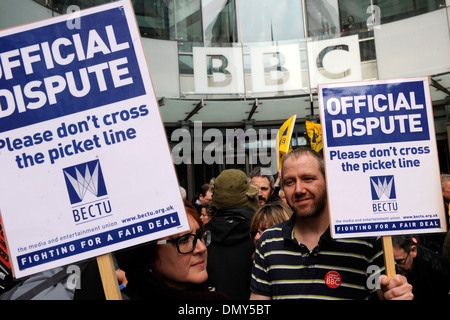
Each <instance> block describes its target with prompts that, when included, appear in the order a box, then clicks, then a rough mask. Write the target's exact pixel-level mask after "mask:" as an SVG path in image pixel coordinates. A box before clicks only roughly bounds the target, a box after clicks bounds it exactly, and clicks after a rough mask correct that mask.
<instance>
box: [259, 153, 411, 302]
mask: <svg viewBox="0 0 450 320" xmlns="http://www.w3.org/2000/svg"><path fill="white" fill-rule="evenodd" d="M282 188H283V190H284V192H285V194H286V200H287V202H288V204H289V206H290V207H291V208H292V210H293V211H294V214H293V215H292V218H291V219H290V220H288V221H286V222H283V223H281V224H279V225H276V226H274V227H271V228H269V229H267V230H266V231H265V232H264V233H263V235H262V236H261V238H260V240H259V242H258V246H257V248H256V252H255V260H254V266H253V271H252V279H251V285H250V287H251V291H252V294H251V297H250V298H251V299H255V300H262V299H367V298H370V297H372V296H374V297H377V296H378V298H380V299H412V297H413V295H412V292H411V291H412V287H411V285H409V284H408V282H407V281H406V278H405V277H404V276H401V275H396V276H395V277H393V278H392V279H388V278H387V277H386V276H385V275H381V276H380V278H379V280H378V281H379V284H380V286H379V287H380V289H379V290H376V288H375V287H376V286H375V282H376V281H372V280H371V277H369V274H370V273H371V272H373V271H374V270H376V269H377V268H379V269H383V268H384V259H383V250H382V244H381V239H379V238H367V239H332V238H331V235H330V229H329V216H328V203H327V192H326V184H325V170H324V164H323V159H322V157H321V155H320V154H318V153H316V152H315V151H313V150H312V149H309V148H299V149H295V150H294V151H292V152H291V153H289V154H288V155H287V156H286V157H285V159H284V160H283V165H282ZM370 288H371V289H372V290H371V289H370Z"/></svg>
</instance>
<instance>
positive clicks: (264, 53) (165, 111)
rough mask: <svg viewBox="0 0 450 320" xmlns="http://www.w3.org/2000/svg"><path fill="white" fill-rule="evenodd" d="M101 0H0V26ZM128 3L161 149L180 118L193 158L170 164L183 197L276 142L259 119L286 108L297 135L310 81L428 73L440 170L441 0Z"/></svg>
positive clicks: (444, 91)
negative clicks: (241, 140) (246, 137)
mask: <svg viewBox="0 0 450 320" xmlns="http://www.w3.org/2000/svg"><path fill="white" fill-rule="evenodd" d="M110 1H111V0H1V1H0V29H3V28H7V27H11V26H16V25H20V24H24V23H28V22H33V21H37V20H41V19H45V18H49V17H52V16H55V15H59V14H63V13H67V12H72V11H73V10H75V11H76V10H79V9H84V8H88V7H92V6H96V5H100V4H103V3H106V2H110ZM131 2H132V4H133V7H134V11H135V14H136V20H137V23H138V25H139V28H140V32H141V37H142V43H143V47H144V50H145V53H146V56H147V60H148V66H149V70H150V74H151V77H152V81H153V86H154V89H155V93H156V96H157V99H158V102H159V105H160V111H161V115H162V120H163V121H164V124H165V128H166V133H167V137H168V141H169V143H170V147H171V149H173V148H177V146H178V147H179V143H180V141H181V138H180V136H181V135H182V133H183V132H184V133H186V132H188V131H186V130H180V129H187V130H190V133H191V134H190V138H191V139H192V141H193V143H192V145H191V150H192V154H191V155H187V156H188V157H189V156H190V158H191V159H192V161H191V163H186V162H187V161H184V162H182V163H179V164H178V163H176V166H175V167H176V170H177V174H178V179H179V182H180V185H181V186H183V187H185V188H186V189H187V190H188V197H189V198H192V197H193V195H194V193H195V191H198V188H199V187H200V186H201V185H202V184H203V183H205V182H208V181H209V179H210V178H212V177H215V176H217V175H218V174H219V173H220V172H221V171H222V170H224V169H228V168H241V169H243V170H244V171H246V172H249V171H250V170H251V169H252V168H253V167H254V166H256V165H259V164H261V163H259V162H262V161H261V159H263V157H259V153H261V152H263V151H264V152H265V153H266V154H267V150H265V149H268V148H270V147H271V146H273V145H274V139H275V137H273V136H272V137H271V136H270V135H268V134H267V132H268V130H269V129H278V128H279V127H280V125H281V124H282V123H283V122H284V121H285V120H286V119H288V118H289V117H291V116H292V115H294V114H295V115H297V121H296V126H295V130H294V133H293V138H292V145H293V146H294V147H295V146H299V145H305V144H307V139H306V134H305V120H311V121H314V122H319V109H318V98H317V85H318V84H320V83H336V82H349V81H361V80H376V79H391V78H402V77H415V76H430V77H431V82H430V83H431V87H430V90H431V96H432V101H433V109H434V118H435V119H434V120H435V129H436V138H437V144H438V150H439V162H440V169H441V172H449V170H450V159H449V147H448V146H449V145H448V143H449V139H448V137H449V131H448V129H447V128H450V127H448V125H447V124H448V122H449V111H450V109H449V105H450V33H449V29H450V0H401V1H394V0H131ZM251 128H253V129H254V130H255V132H256V133H257V134H258V136H257V141H249V142H248V143H246V144H245V148H246V157H244V160H245V161H238V160H239V157H238V155H237V154H236V152H237V151H236V150H238V148H237V147H236V148H234V151H233V148H232V147H231V146H230V144H231V143H230V141H232V140H231V138H233V137H232V136H233V135H238V132H239V131H238V129H241V130H242V131H244V132H248V130H250V129H251ZM211 129H213V131H211ZM227 129H228V130H227ZM208 130H209V131H208ZM218 130H220V132H222V138H221V139H222V140H223V141H214V146H217V145H220V146H221V147H223V149H221V152H219V151H217V150H219V149H217V150H216V151H217V152H218V154H215V156H216V157H217V158H216V161H213V163H212V164H207V163H205V161H204V158H203V157H202V152H203V150H204V149H205V147H206V148H208V146H209V147H211V144H212V143H213V139H212V138H209V136H210V135H211V133H215V134H216V133H217V132H219V131H218ZM227 131H228V132H227ZM194 132H195V133H196V135H195V134H194ZM204 133H206V134H204ZM263 133H264V134H263ZM227 135H228V136H227ZM230 135H231V137H230ZM227 138H228V139H229V140H228V141H229V143H228V144H227ZM195 142H198V143H197V144H195ZM194 149H195V150H194ZM201 149H203V150H201ZM227 150H228V152H227ZM194 151H195V152H194ZM252 152H257V153H252ZM172 154H173V152H172ZM199 154H200V155H199ZM250 154H257V155H258V156H257V157H256V160H257V162H258V163H255V161H251V157H249V155H250ZM183 156H186V155H183ZM219 158H220V160H217V159H219ZM241 160H242V157H241ZM174 162H176V161H174ZM178 162H179V161H178Z"/></svg>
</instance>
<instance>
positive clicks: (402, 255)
mask: <svg viewBox="0 0 450 320" xmlns="http://www.w3.org/2000/svg"><path fill="white" fill-rule="evenodd" d="M392 251H393V252H394V260H395V262H396V263H397V267H398V271H399V272H400V274H402V275H406V274H407V273H408V272H410V271H411V270H412V266H413V260H414V258H415V257H416V256H417V248H416V246H411V249H410V250H409V252H407V251H405V249H402V248H400V247H398V246H393V247H392Z"/></svg>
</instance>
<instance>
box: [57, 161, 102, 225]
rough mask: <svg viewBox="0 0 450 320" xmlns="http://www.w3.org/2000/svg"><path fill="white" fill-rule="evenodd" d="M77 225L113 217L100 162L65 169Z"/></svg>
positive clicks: (90, 162) (65, 177)
mask: <svg viewBox="0 0 450 320" xmlns="http://www.w3.org/2000/svg"><path fill="white" fill-rule="evenodd" d="M63 173H64V179H65V181H66V186H67V192H68V194H69V198H70V203H71V204H72V205H73V206H72V214H73V218H74V221H75V222H76V223H82V222H86V221H88V220H96V219H100V218H104V217H107V216H109V215H111V204H110V202H109V200H108V198H107V195H108V193H107V190H106V184H105V179H104V177H103V172H102V169H101V166H100V161H99V160H93V161H89V162H85V163H81V164H78V165H75V166H71V167H67V168H64V169H63Z"/></svg>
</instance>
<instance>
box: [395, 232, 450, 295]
mask: <svg viewBox="0 0 450 320" xmlns="http://www.w3.org/2000/svg"><path fill="white" fill-rule="evenodd" d="M392 247H393V252H394V261H395V263H396V266H397V269H398V272H399V273H400V274H402V275H404V276H405V277H406V279H407V280H408V283H409V284H411V285H412V293H413V295H414V300H430V299H433V300H436V299H438V300H441V299H447V300H448V299H450V296H449V291H450V265H449V264H448V263H447V261H445V260H444V259H443V258H442V257H441V256H439V255H438V254H437V253H435V252H433V251H432V250H430V249H429V248H427V247H425V246H423V245H421V244H419V243H417V242H416V241H414V240H413V238H412V236H410V235H402V236H392Z"/></svg>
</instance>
